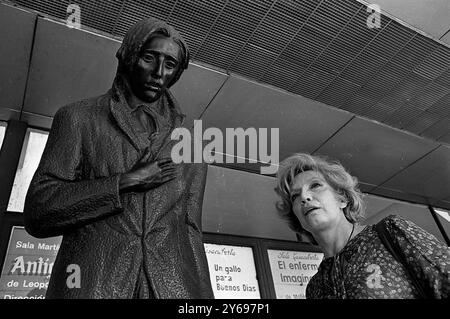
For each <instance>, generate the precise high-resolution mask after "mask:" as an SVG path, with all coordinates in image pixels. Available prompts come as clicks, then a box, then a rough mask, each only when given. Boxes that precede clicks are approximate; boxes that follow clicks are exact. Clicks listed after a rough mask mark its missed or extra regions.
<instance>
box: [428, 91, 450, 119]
mask: <svg viewBox="0 0 450 319" xmlns="http://www.w3.org/2000/svg"><path fill="white" fill-rule="evenodd" d="M428 111H430V112H433V113H437V114H440V115H442V116H447V117H450V94H447V95H445V96H444V97H442V98H441V99H440V100H439V101H437V102H436V103H434V104H433V105H432V106H430V107H429V108H428Z"/></svg>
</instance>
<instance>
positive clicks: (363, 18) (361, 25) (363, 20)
mask: <svg viewBox="0 0 450 319" xmlns="http://www.w3.org/2000/svg"><path fill="white" fill-rule="evenodd" d="M368 17H369V13H367V11H366V9H365V7H364V8H362V9H361V10H359V11H358V12H357V13H356V15H355V16H354V17H353V18H352V19H351V21H350V22H349V23H348V24H347V25H346V26H345V28H344V30H342V32H341V33H340V34H339V38H344V39H352V40H353V41H354V42H355V43H357V44H358V45H359V46H361V47H364V46H366V45H367V44H369V42H370V41H372V40H373V39H374V38H375V36H377V35H378V33H380V31H381V30H383V28H384V26H385V25H386V23H388V22H389V20H388V19H382V20H381V26H380V28H372V29H371V28H368V27H367V18H368Z"/></svg>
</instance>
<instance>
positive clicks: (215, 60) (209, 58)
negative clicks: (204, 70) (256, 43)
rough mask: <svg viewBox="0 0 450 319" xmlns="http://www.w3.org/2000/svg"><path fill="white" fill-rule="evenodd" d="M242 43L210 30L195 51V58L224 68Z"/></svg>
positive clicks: (231, 60)
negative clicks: (199, 47)
mask: <svg viewBox="0 0 450 319" xmlns="http://www.w3.org/2000/svg"><path fill="white" fill-rule="evenodd" d="M244 44H245V43H244V42H242V41H237V40H236V39H234V38H231V37H229V36H227V35H225V34H221V33H215V32H211V33H209V35H208V37H207V38H206V40H205V42H204V43H203V45H202V47H201V49H200V50H199V52H198V53H197V59H198V60H200V61H201V62H205V63H209V64H211V65H214V66H216V67H219V68H222V69H224V70H226V69H227V67H228V66H229V65H230V63H231V62H233V60H234V58H235V56H236V55H237V54H238V52H239V51H240V49H241V48H242V47H243V46H244Z"/></svg>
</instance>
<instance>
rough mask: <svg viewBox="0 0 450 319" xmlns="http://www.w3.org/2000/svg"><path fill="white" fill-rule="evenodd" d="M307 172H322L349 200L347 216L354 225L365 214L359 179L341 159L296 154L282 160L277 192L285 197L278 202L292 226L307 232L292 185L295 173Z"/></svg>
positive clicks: (345, 213) (278, 207)
mask: <svg viewBox="0 0 450 319" xmlns="http://www.w3.org/2000/svg"><path fill="white" fill-rule="evenodd" d="M305 171H315V172H319V173H320V174H322V176H323V177H324V178H325V180H326V181H327V183H328V184H329V185H330V186H331V187H332V188H333V189H334V191H335V192H336V193H337V194H338V196H341V197H342V198H343V199H345V201H346V202H347V206H346V207H345V208H344V215H345V217H346V218H347V220H348V221H349V222H351V223H352V224H354V223H357V222H360V221H361V220H362V219H363V217H364V202H363V195H362V193H361V191H360V190H359V189H358V180H357V178H356V177H353V176H352V175H350V174H349V173H348V172H347V170H346V169H345V168H344V167H343V166H342V165H341V164H340V163H339V162H338V161H334V160H330V159H328V158H327V157H325V156H313V155H310V154H306V153H297V154H294V155H292V156H290V157H288V158H287V159H285V160H284V161H283V162H281V163H280V167H279V169H278V174H277V187H276V188H275V191H276V192H277V194H278V195H279V196H280V197H281V201H278V202H277V203H276V207H277V210H278V211H279V213H280V215H281V217H283V218H284V219H286V220H287V221H288V223H289V226H290V228H291V229H292V230H293V231H295V232H297V233H299V234H301V233H304V232H306V231H305V230H304V229H303V227H302V225H301V224H300V222H299V221H298V218H297V217H296V216H295V214H294V212H293V210H292V202H291V186H292V183H293V181H294V178H295V176H297V175H298V174H300V173H301V172H305Z"/></svg>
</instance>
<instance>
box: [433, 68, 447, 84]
mask: <svg viewBox="0 0 450 319" xmlns="http://www.w3.org/2000/svg"><path fill="white" fill-rule="evenodd" d="M436 83H438V84H440V85H443V86H445V87H448V88H450V69H448V70H447V71H445V72H444V73H442V74H441V75H440V76H439V77H438V78H437V79H436Z"/></svg>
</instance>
